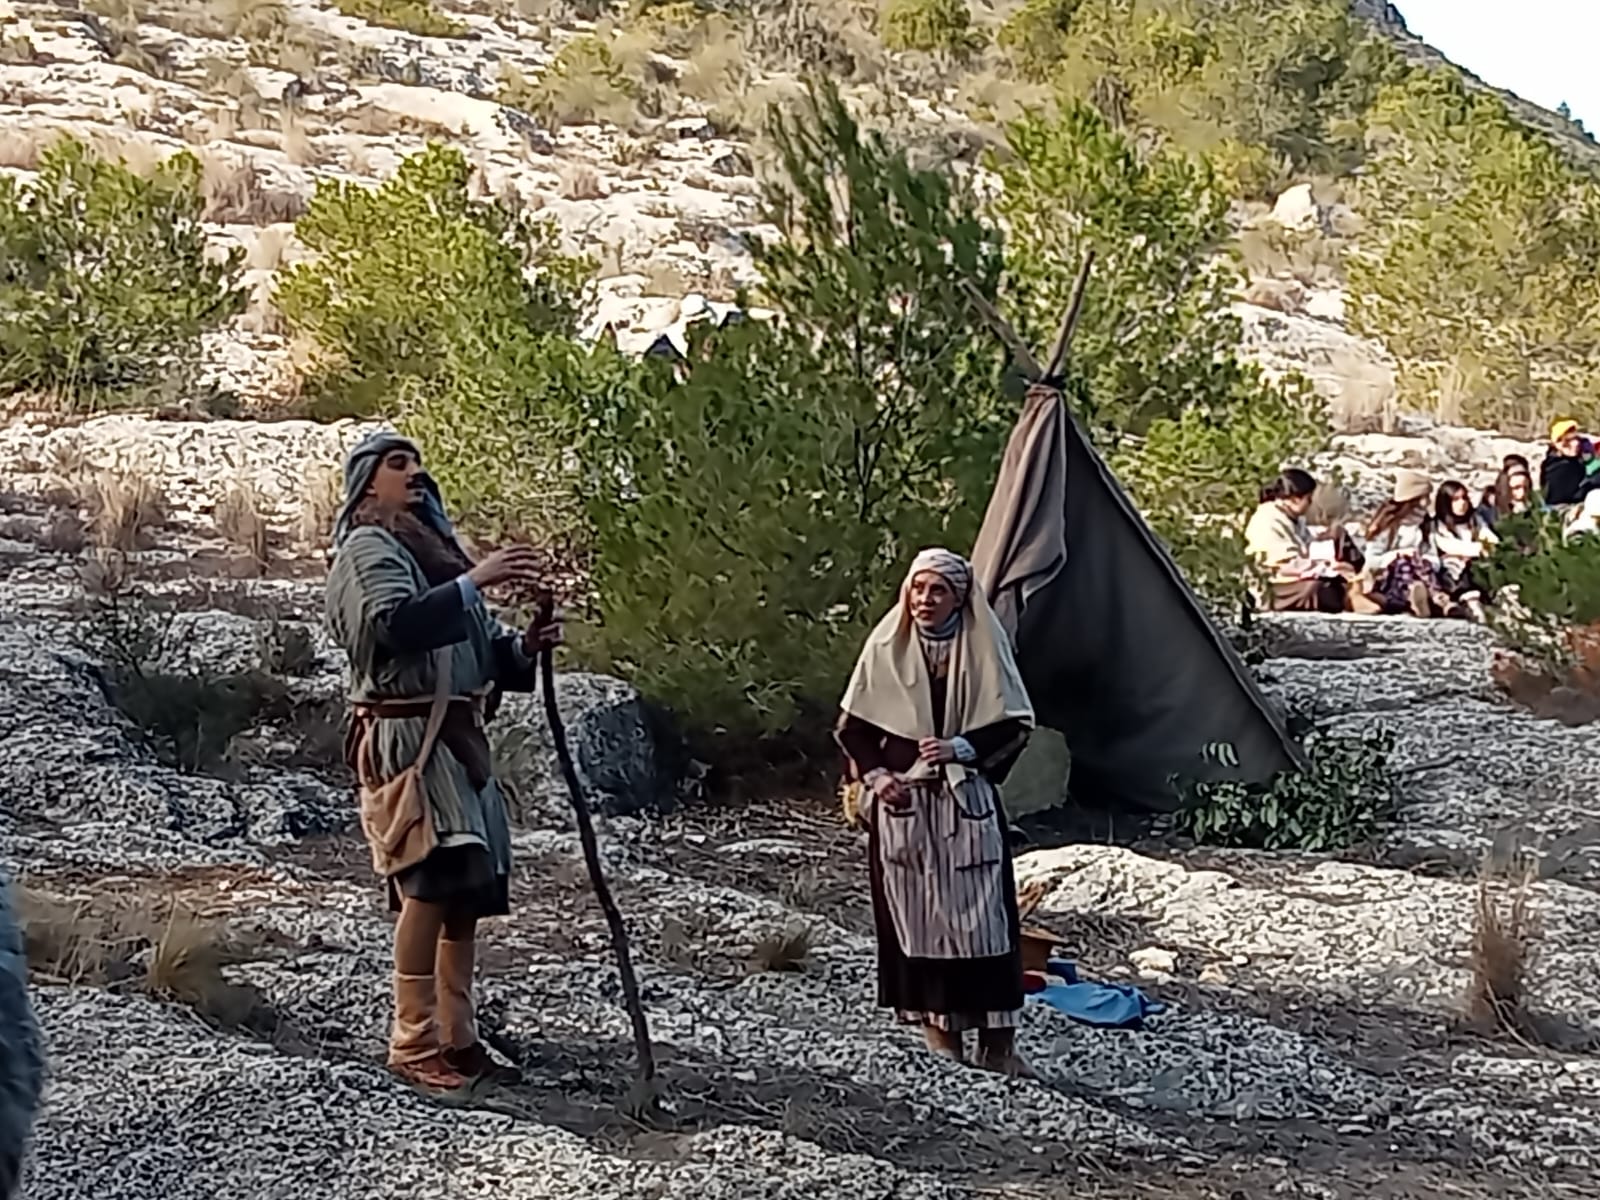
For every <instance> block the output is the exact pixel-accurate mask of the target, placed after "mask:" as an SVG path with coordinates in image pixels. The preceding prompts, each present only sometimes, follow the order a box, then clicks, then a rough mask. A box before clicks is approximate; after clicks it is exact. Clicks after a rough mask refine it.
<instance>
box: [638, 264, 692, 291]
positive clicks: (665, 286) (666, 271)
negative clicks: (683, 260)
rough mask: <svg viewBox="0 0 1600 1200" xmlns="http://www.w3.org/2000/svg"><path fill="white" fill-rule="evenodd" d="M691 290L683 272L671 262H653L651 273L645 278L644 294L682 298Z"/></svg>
mask: <svg viewBox="0 0 1600 1200" xmlns="http://www.w3.org/2000/svg"><path fill="white" fill-rule="evenodd" d="M689 292H690V286H689V281H688V280H687V279H685V278H684V276H683V272H682V271H680V270H678V269H677V268H676V267H674V266H672V265H671V264H670V263H651V264H650V271H649V275H648V276H647V277H646V279H645V285H644V294H645V295H647V296H672V297H676V298H679V299H681V298H682V297H684V296H687V295H688V294H689Z"/></svg>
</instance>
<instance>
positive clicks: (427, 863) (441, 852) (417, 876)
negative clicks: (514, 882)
mask: <svg viewBox="0 0 1600 1200" xmlns="http://www.w3.org/2000/svg"><path fill="white" fill-rule="evenodd" d="M388 886H389V911H390V912H399V911H400V902H401V898H402V897H403V896H410V897H411V898H412V899H413V900H424V901H427V902H428V903H430V904H444V905H448V906H449V907H450V908H451V909H452V910H454V911H455V912H458V913H461V914H462V915H464V916H472V917H503V916H505V915H507V914H508V913H509V912H510V911H511V881H510V879H509V878H508V877H507V876H505V875H497V874H495V870H494V860H493V859H491V858H490V857H489V851H488V850H487V849H485V848H484V847H483V846H476V845H466V846H440V847H439V848H438V849H436V850H435V851H434V852H433V853H432V854H430V855H428V857H427V858H425V859H423V860H422V861H421V862H419V863H418V864H417V865H416V866H414V867H408V868H407V869H406V870H404V871H401V872H399V873H398V874H395V875H391V876H389V879H388Z"/></svg>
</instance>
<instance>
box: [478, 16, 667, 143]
mask: <svg viewBox="0 0 1600 1200" xmlns="http://www.w3.org/2000/svg"><path fill="white" fill-rule="evenodd" d="M640 91H641V89H640V86H639V83H638V81H637V80H635V79H634V78H633V77H632V76H630V75H629V74H628V72H627V71H626V70H625V69H624V67H623V65H622V63H621V62H619V61H618V59H617V56H616V53H615V51H614V50H613V49H612V46H611V43H610V41H609V40H605V39H602V38H600V37H598V36H596V35H594V34H586V35H584V36H583V37H576V38H573V39H572V40H571V41H570V42H568V43H567V44H566V45H564V46H562V47H561V49H560V51H558V52H557V54H556V56H555V58H553V59H552V60H551V61H550V63H549V65H547V66H546V67H545V69H544V70H543V71H542V72H541V73H540V75H539V77H538V78H537V79H534V80H528V79H525V78H523V77H522V76H521V75H519V74H517V73H516V72H512V73H510V75H509V76H508V77H507V79H506V82H505V84H504V86H503V87H502V88H501V90H500V103H502V104H504V105H506V106H508V107H510V108H517V109H521V110H522V111H523V112H526V113H531V114H533V115H534V116H536V117H538V118H539V119H540V120H542V121H544V122H545V123H546V124H547V125H552V126H560V125H577V124H586V123H589V122H593V121H606V122H609V123H610V124H613V125H631V124H632V123H633V121H634V118H635V117H636V116H637V114H638V102H639V96H640Z"/></svg>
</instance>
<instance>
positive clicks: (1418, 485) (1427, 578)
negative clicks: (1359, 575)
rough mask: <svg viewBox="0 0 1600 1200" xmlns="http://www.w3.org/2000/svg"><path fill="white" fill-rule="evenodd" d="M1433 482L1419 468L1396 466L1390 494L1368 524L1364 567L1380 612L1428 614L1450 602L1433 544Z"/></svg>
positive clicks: (1435, 611)
mask: <svg viewBox="0 0 1600 1200" xmlns="http://www.w3.org/2000/svg"><path fill="white" fill-rule="evenodd" d="M1432 493H1433V484H1432V482H1431V481H1430V480H1429V479H1428V477H1427V476H1426V475H1424V474H1422V473H1421V472H1420V471H1401V472H1400V473H1399V474H1398V475H1397V476H1396V477H1395V482H1394V492H1393V495H1392V498H1391V499H1389V500H1386V501H1384V503H1383V507H1381V508H1380V509H1378V512H1377V514H1376V515H1375V516H1374V517H1373V518H1372V522H1371V523H1370V524H1369V525H1368V526H1367V569H1368V571H1370V572H1371V574H1372V578H1373V584H1374V586H1373V591H1374V594H1375V595H1376V597H1377V599H1378V601H1379V603H1380V604H1381V605H1382V607H1383V611H1384V612H1388V613H1404V612H1409V613H1411V614H1412V615H1413V616H1418V617H1431V616H1435V615H1436V614H1438V613H1442V612H1444V611H1445V609H1446V608H1447V607H1448V606H1449V605H1450V603H1451V601H1450V597H1449V596H1448V595H1447V594H1446V593H1445V591H1444V587H1443V580H1442V577H1441V575H1440V571H1439V554H1438V551H1437V550H1436V549H1435V548H1434V545H1433V520H1432V518H1430V517H1429V515H1428V498H1429V496H1430V495H1432Z"/></svg>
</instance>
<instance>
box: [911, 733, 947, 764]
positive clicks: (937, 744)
mask: <svg viewBox="0 0 1600 1200" xmlns="http://www.w3.org/2000/svg"><path fill="white" fill-rule="evenodd" d="M917 757H918V758H919V759H921V760H922V761H923V762H925V763H928V764H930V765H932V766H935V767H937V766H942V765H943V764H945V763H953V762H955V761H956V747H955V743H954V742H949V741H946V740H945V739H944V738H935V737H930V738H923V739H922V740H921V741H920V742H918V743H917Z"/></svg>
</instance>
